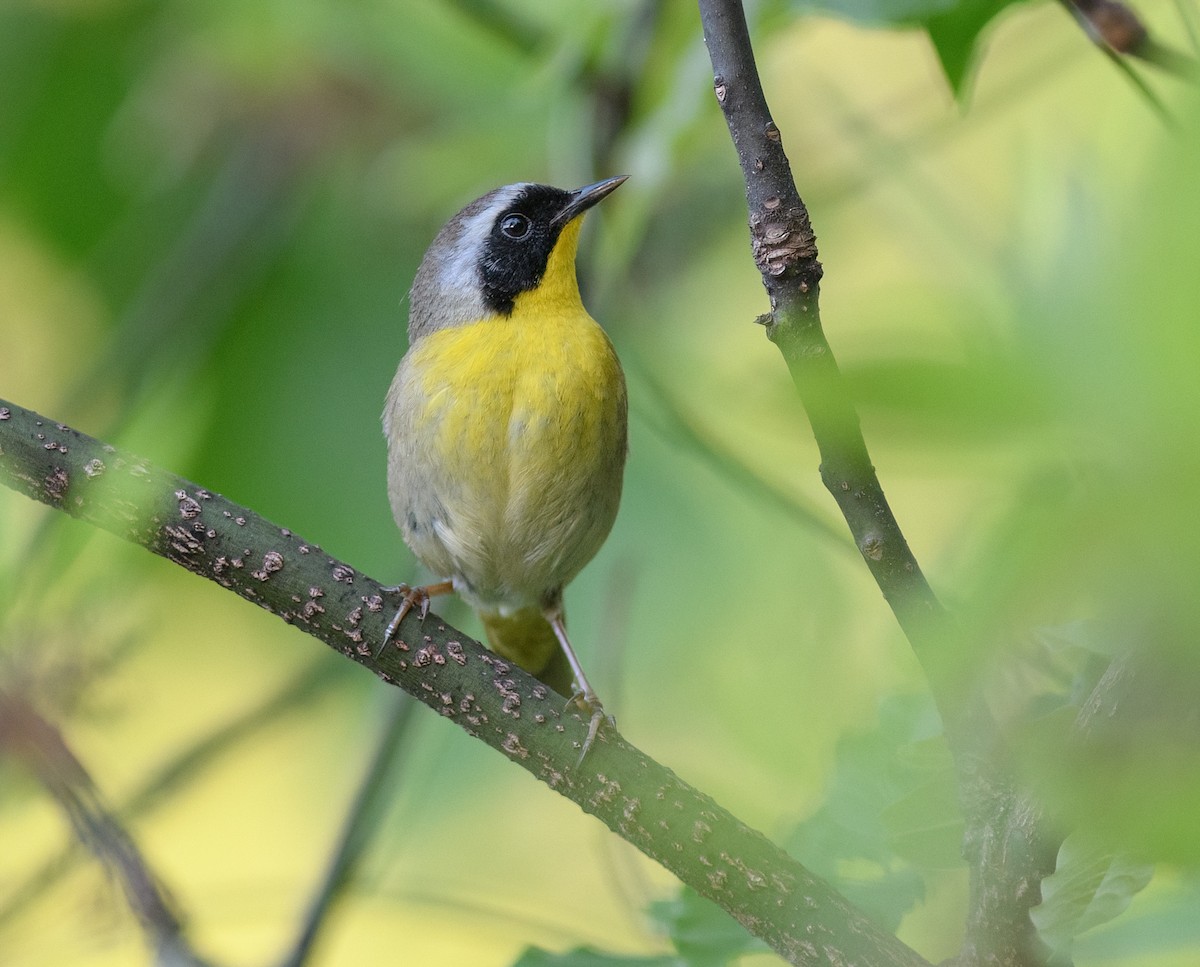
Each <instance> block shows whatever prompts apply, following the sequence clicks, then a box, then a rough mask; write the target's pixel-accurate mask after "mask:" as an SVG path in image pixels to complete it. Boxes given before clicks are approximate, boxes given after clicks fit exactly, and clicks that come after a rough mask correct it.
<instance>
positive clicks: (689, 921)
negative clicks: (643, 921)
mask: <svg viewBox="0 0 1200 967" xmlns="http://www.w3.org/2000/svg"><path fill="white" fill-rule="evenodd" d="M650 916H651V917H652V918H653V919H654V920H655V921H656V922H657V923H659V924H660V925H661V926H662V927H663V929H664V930H666V932H667V934H668V936H669V937H670V938H671V942H672V943H673V944H674V945H675V949H676V950H678V951H679V953H680V955H681V956H682V957H683V958H684V960H685V961H686V963H687V964H688V965H689V967H721V965H724V964H726V963H728V962H729V961H730V960H732V959H733V958H734V957H740V956H741V955H742V954H745V953H749V952H751V951H756V950H766V949H767V948H766V945H765V944H763V943H762V942H761V941H759V940H755V939H754V937H752V936H750V934H749V933H747V932H746V928H745V927H743V926H742V925H741V924H740V923H738V922H737V921H736V920H734V919H733V917H731V916H730V915H729V914H728V913H726V912H725V911H724V910H722V909H721V908H720V907H719V906H717V905H716V904H715V903H713V902H712V901H711V900H708V899H706V898H704V897H702V896H701V895H700V894H699V893H697V892H696V891H695V890H693V889H692V888H691V887H684V888H683V889H682V890H681V891H680V893H679V896H678V897H676V898H675V899H672V900H663V901H659V902H657V903H653V904H651V905H650Z"/></svg>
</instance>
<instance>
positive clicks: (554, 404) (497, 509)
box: [383, 175, 628, 762]
mask: <svg viewBox="0 0 1200 967" xmlns="http://www.w3.org/2000/svg"><path fill="white" fill-rule="evenodd" d="M626 177H627V176H624V175H622V176H617V177H613V178H607V179H605V180H603V181H598V182H595V183H593V184H589V185H584V186H583V187H582V188H576V189H574V190H565V189H562V188H555V187H552V186H550V185H543V184H535V183H529V182H521V183H517V184H511V185H505V186H503V187H500V188H496V189H495V190H493V191H490V192H488V193H487V194H485V195H483V196H481V197H479V198H477V199H475V200H474V201H472V202H471V203H470V204H468V205H467V206H466V207H464V208H463V209H462V210H461V211H459V212H458V214H456V215H455V216H454V217H453V218H451V219H450V220H449V221H448V222H447V223H446V225H445V226H444V227H443V228H442V230H441V231H440V232H439V233H438V235H437V236H436V237H435V239H434V240H433V242H432V243H431V244H430V246H429V249H428V250H427V251H426V253H425V257H424V258H423V259H422V261H421V264H420V267H419V268H418V270H417V273H416V276H415V277H414V280H413V284H412V288H411V290H410V293H409V316H408V349H407V351H406V352H405V354H404V356H403V358H402V359H401V360H400V364H399V367H398V368H397V370H396V375H395V378H394V379H393V380H392V383H391V386H390V388H389V390H388V393H387V399H386V402H385V405H384V411H383V431H384V436H385V438H386V441H387V451H388V458H387V484H388V497H389V501H390V503H391V508H392V513H393V516H394V517H395V519H396V523H397V525H398V526H399V528H400V531H401V534H402V536H403V538H404V541H405V543H406V544H407V545H408V547H409V549H410V550H411V551H412V552H413V554H414V556H415V557H416V558H417V560H418V561H419V562H420V563H421V564H422V565H423V566H424V568H425V569H426V570H428V571H429V572H430V573H431V574H432V575H435V576H436V577H437V578H438V580H436V581H435V582H433V583H430V584H426V585H424V586H423V587H422V586H419V587H409V586H408V585H400V586H399V587H398V588H397V589H396V590H398V591H401V592H402V593H403V603H402V604H401V606H400V608H399V610H398V611H397V613H396V616H395V617H394V618H393V620H392V622H391V624H390V625H389V626H388V630H387V632H386V634H385V636H384V647H386V644H387V642H388V641H390V640H391V638H392V637H393V636H394V634H395V632H396V630H397V629H398V628H399V625H400V622H401V620H402V619H403V618H404V616H405V615H406V614H407V613H408V612H409V611H410V610H411V609H412V608H414V607H416V608H418V610H419V613H420V614H421V615H422V617H423V616H424V615H425V614H426V613H427V612H428V609H429V598H430V597H431V596H434V595H438V594H447V593H450V592H452V591H453V592H455V593H457V594H458V595H459V596H460V597H461V598H462V599H463V600H464V601H466V602H467V604H469V605H470V606H471V607H472V608H474V610H475V611H476V612H477V613H478V615H479V617H480V619H481V621H482V624H483V626H484V629H485V631H486V633H487V639H488V643H489V645H490V647H491V649H492V650H493V651H495V652H496V653H497V654H499V655H500V656H501V657H503V658H506V659H509V660H511V661H513V662H515V663H516V664H517V665H519V666H521V667H522V668H524V669H525V670H526V671H528V672H530V673H531V674H532V675H534V676H536V677H538V678H539V679H540V680H541V681H542V682H544V683H545V684H547V685H548V686H550V687H551V688H553V689H555V690H556V691H558V692H560V693H562V694H563V695H564V696H566V697H568V699H569V700H570V701H571V702H574V703H575V704H576V705H577V706H578V707H579V708H580V709H582V710H583V711H584V713H585V714H588V713H590V721H589V727H588V734H587V738H586V740H585V741H584V743H583V748H582V752H581V753H580V761H581V762H582V759H583V756H584V755H585V754H586V753H587V750H588V748H589V747H590V745H591V744H592V741H593V740H594V739H595V737H596V735H597V732H598V730H599V728H600V727H601V723H602V722H603V721H604V720H606V719H607V718H608V716H607V715H606V713H605V711H604V707H603V705H602V704H601V702H600V699H599V697H598V696H597V695H596V692H595V690H594V689H593V688H592V686H591V684H590V683H589V681H588V679H587V676H586V675H585V674H584V671H583V667H582V665H581V664H580V662H579V659H578V657H577V655H576V653H575V651H574V649H573V648H572V647H571V642H570V639H569V638H568V637H567V630H566V617H565V613H564V610H563V590H564V588H565V587H566V586H567V585H568V584H569V583H570V582H571V580H572V579H573V578H575V576H576V575H578V574H579V572H580V571H581V570H582V569H583V567H584V565H586V564H587V563H588V562H589V561H590V560H591V559H592V558H593V557H594V556H595V554H596V552H597V551H598V550H599V549H600V547H601V545H602V544H603V543H604V541H605V539H606V538H607V537H608V534H609V531H610V530H611V529H612V526H613V522H614V520H615V519H616V516H617V508H618V505H619V504H620V500H621V488H622V481H623V477H624V469H625V459H626V453H627V450H628V444H627V439H628V401H627V395H626V387H625V376H624V372H623V371H622V369H621V364H620V362H619V360H618V358H617V355H616V352H615V350H614V349H613V345H612V342H611V341H610V340H609V338H608V336H607V335H606V333H605V331H604V329H603V328H601V326H600V325H599V324H598V323H597V322H596V321H595V320H594V319H593V318H592V317H591V316H590V315H589V314H588V312H587V310H586V309H585V308H584V306H583V301H582V298H581V296H580V292H579V284H578V281H577V278H576V270H575V256H576V251H577V247H578V243H579V233H580V227H581V225H582V223H583V218H584V215H585V213H586V212H587V211H588V210H589V209H591V208H592V207H593V206H594V205H596V204H597V203H598V202H599V201H601V200H602V199H604V198H606V197H607V196H608V195H610V194H611V193H612V192H613V191H615V190H616V189H617V188H618V187H620V185H621V184H622V183H623V182H624V181H625V180H626Z"/></svg>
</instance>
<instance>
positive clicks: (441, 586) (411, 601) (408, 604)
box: [375, 581, 454, 658]
mask: <svg viewBox="0 0 1200 967" xmlns="http://www.w3.org/2000/svg"><path fill="white" fill-rule="evenodd" d="M383 590H384V591H385V592H386V593H388V594H402V595H403V596H404V600H403V601H401V602H400V610H399V611H397V612H396V616H395V617H394V618H392V620H391V621H390V622H389V623H388V626H387V631H385V632H384V633H383V643H382V644H380V646H379V650H378V651H377V652H375V657H376V658H378V657H379V656H380V655H382V654H383V649H384V648H386V647H387V643H388V642H389V641H391V640H392V638H394V637H395V635H396V631H397V630H398V629H399V628H400V622H401V621H403V620H404V616H405V615H406V614H408V613H409V612H410V611H411V610H412V609H413V608H414V607H415V608H417V615H418V617H420V619H421V620H422V621H424V620H425V616H426V615H427V614H429V599H430V598H432V597H433V596H434V595H435V594H449V593H450V592H451V591H453V590H454V584H453V583H452V582H450V581H441V582H439V583H438V584H430V585H426V586H425V587H419V588H410V587H409V586H408V585H407V584H397V585H396V586H395V587H394V588H384V589H383Z"/></svg>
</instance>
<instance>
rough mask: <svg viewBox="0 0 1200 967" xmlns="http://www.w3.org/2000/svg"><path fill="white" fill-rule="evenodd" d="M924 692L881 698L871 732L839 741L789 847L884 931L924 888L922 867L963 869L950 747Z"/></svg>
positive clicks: (923, 891)
mask: <svg viewBox="0 0 1200 967" xmlns="http://www.w3.org/2000/svg"><path fill="white" fill-rule="evenodd" d="M938 729H939V725H938V718H937V715H936V713H935V711H934V710H933V707H932V703H931V702H930V700H929V698H928V697H927V696H925V695H912V696H901V697H897V698H895V699H892V700H889V701H886V702H885V703H884V704H883V706H882V707H881V709H880V714H879V723H878V725H877V726H876V728H875V729H874V730H872V731H871V732H867V733H863V734H857V735H849V736H846V737H845V738H843V739H842V740H841V742H839V743H838V753H837V768H836V771H835V773H834V776H833V779H832V782H831V784H830V788H829V792H828V794H827V796H826V799H825V802H824V804H823V805H822V806H821V808H820V809H819V810H817V812H816V813H814V814H813V815H812V816H811V817H809V818H808V819H807V820H805V821H804V822H803V823H801V824H800V825H799V826H797V827H796V829H795V830H794V831H793V833H792V835H791V836H790V837H789V840H788V850H789V851H790V852H791V853H792V854H793V855H794V856H796V858H797V859H799V860H800V861H801V862H802V863H804V864H805V865H806V866H808V867H809V868H810V869H811V870H812V871H813V872H815V873H817V874H818V875H820V876H822V877H824V878H825V879H827V880H829V881H830V882H831V883H832V884H833V885H834V886H835V887H837V889H838V890H839V891H840V892H841V893H842V894H843V895H845V896H846V898H847V899H849V900H850V901H851V902H852V903H854V904H856V905H857V906H858V907H859V908H860V909H862V910H863V911H864V912H865V913H866V914H867V915H868V916H870V917H872V918H873V919H874V920H875V921H876V922H877V923H879V924H880V925H881V926H883V927H885V928H886V929H889V930H895V929H896V928H897V927H898V926H899V925H900V921H901V920H902V919H903V917H904V915H905V914H906V913H907V912H908V911H909V910H911V909H912V907H913V905H914V904H915V903H916V902H917V901H918V900H920V899H921V898H922V897H923V896H924V894H925V883H924V879H923V876H922V870H927V869H943V868H946V867H947V866H954V867H956V866H959V865H960V864H961V860H960V859H959V858H958V849H959V845H960V843H961V840H962V820H961V816H960V814H959V812H958V805H957V800H956V798H955V794H954V792H953V788H954V786H953V776H952V768H951V764H950V758H949V753H948V752H947V750H946V747H945V743H944V742H943V741H942V739H941V737H940V736H939V735H938Z"/></svg>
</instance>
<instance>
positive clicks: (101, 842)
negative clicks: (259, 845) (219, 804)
mask: <svg viewBox="0 0 1200 967" xmlns="http://www.w3.org/2000/svg"><path fill="white" fill-rule="evenodd" d="M0 751H3V752H5V753H7V754H8V755H10V756H12V757H13V758H14V759H17V760H19V761H21V762H22V763H24V764H25V765H26V766H27V767H28V768H29V770H30V771H31V772H32V773H33V774H34V775H35V776H36V777H37V779H38V781H39V782H41V784H42V786H43V787H45V789H46V791H47V792H48V793H49V794H50V795H51V796H52V797H53V798H54V800H55V801H56V802H57V803H58V804H59V806H60V807H61V808H62V810H63V812H64V813H66V815H67V818H68V820H69V821H70V823H71V826H72V827H73V828H74V830H75V835H76V838H77V839H78V840H79V842H80V843H82V844H83V845H84V846H85V847H87V849H89V850H90V851H91V852H92V854H93V855H94V856H95V857H96V858H97V859H98V860H99V861H100V862H101V863H103V864H104V866H105V867H106V868H107V869H108V870H109V871H110V872H111V873H112V875H113V877H114V878H115V879H116V880H117V882H118V883H119V884H120V885H121V889H122V890H123V892H124V893H125V898H126V900H127V901H128V903H129V906H130V909H131V910H132V911H133V912H134V914H135V915H136V916H137V919H138V921H139V923H141V925H142V929H143V931H144V932H145V934H146V936H147V938H148V939H149V941H150V943H151V945H152V947H153V949H154V950H155V952H156V955H157V958H158V959H159V961H160V962H164V963H167V962H169V963H174V964H180V965H185V964H186V965H191V967H205V965H206V962H205V961H203V960H202V959H201V958H200V957H199V956H198V955H197V954H195V953H194V952H193V951H192V949H191V948H190V946H189V945H188V943H187V941H186V939H185V938H184V936H183V926H182V924H181V923H180V921H179V918H178V916H177V915H176V914H175V911H174V909H173V905H172V903H171V901H170V899H169V897H168V896H167V894H166V892H165V891H164V890H163V889H162V887H161V886H160V885H159V883H158V880H157V878H156V877H155V876H154V874H153V873H152V872H151V870H150V867H149V866H148V865H147V863H146V861H145V858H144V857H143V856H142V854H141V851H140V850H139V849H138V847H137V844H136V843H135V842H134V841H133V838H132V837H131V836H130V835H129V833H128V832H127V831H126V830H125V829H124V827H123V826H121V824H120V823H119V822H118V821H117V819H116V818H115V817H114V816H113V814H112V813H111V811H110V810H109V809H108V808H107V807H106V806H105V804H104V801H103V797H102V796H101V795H100V790H99V789H97V788H96V784H95V783H94V782H93V781H92V777H91V776H90V775H89V774H88V771H87V769H85V768H84V766H83V763H82V762H80V761H79V759H78V758H77V757H76V755H75V753H74V752H72V751H71V748H70V746H68V745H67V742H66V740H65V739H64V738H63V736H62V734H61V733H60V732H59V731H58V729H56V728H55V727H54V726H53V725H52V724H51V723H50V722H48V721H47V720H46V719H45V718H44V717H43V716H42V715H41V714H40V713H39V712H38V711H37V710H36V709H35V708H34V707H33V706H32V705H31V704H30V703H29V702H28V701H26V700H25V699H24V698H23V697H21V696H19V695H16V694H13V693H10V692H7V691H0Z"/></svg>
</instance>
